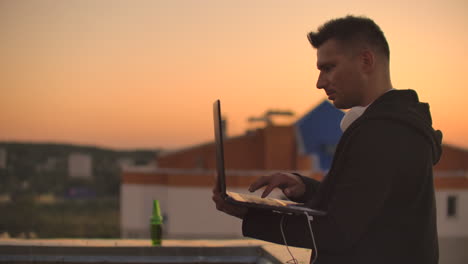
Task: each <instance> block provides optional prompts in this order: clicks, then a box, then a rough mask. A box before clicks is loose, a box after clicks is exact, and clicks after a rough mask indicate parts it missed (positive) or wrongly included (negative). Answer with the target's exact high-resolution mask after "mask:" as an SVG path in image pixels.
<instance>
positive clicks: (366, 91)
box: [308, 16, 391, 109]
mask: <svg viewBox="0 0 468 264" xmlns="http://www.w3.org/2000/svg"><path fill="white" fill-rule="evenodd" d="M308 39H309V41H310V43H311V44H312V46H313V47H315V48H316V49H317V67H318V69H319V70H320V76H319V78H318V80H317V88H319V89H324V90H325V92H326V93H327V95H328V96H329V99H330V100H332V101H333V103H334V105H335V106H336V107H337V108H342V109H346V108H350V107H353V106H357V105H361V106H365V105H368V104H370V103H371V102H372V101H373V100H375V99H376V98H377V97H378V96H380V95H381V94H382V93H383V92H385V91H386V90H388V89H390V88H391V82H390V73H389V58H390V51H389V47H388V43H387V40H386V39H385V36H384V34H383V32H382V31H381V30H380V28H379V26H377V25H376V24H375V23H374V21H372V20H371V19H369V18H364V17H354V16H347V17H344V18H338V19H333V20H330V21H328V22H327V23H325V24H324V25H323V26H321V27H319V29H318V31H317V32H310V33H309V34H308Z"/></svg>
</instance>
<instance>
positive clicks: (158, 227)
mask: <svg viewBox="0 0 468 264" xmlns="http://www.w3.org/2000/svg"><path fill="white" fill-rule="evenodd" d="M150 226H151V243H152V244H153V246H161V243H162V216H161V209H160V208H159V201H158V200H154V201H153V215H152V216H151V220H150Z"/></svg>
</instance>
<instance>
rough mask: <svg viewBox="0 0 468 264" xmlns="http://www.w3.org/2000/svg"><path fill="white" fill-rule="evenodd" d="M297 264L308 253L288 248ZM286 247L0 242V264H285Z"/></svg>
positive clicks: (243, 243)
mask: <svg viewBox="0 0 468 264" xmlns="http://www.w3.org/2000/svg"><path fill="white" fill-rule="evenodd" d="M290 250H291V252H292V254H293V255H294V256H295V257H296V258H297V259H298V260H299V263H308V262H309V258H310V250H308V249H302V248H294V247H290ZM290 259H291V256H290V255H289V253H288V252H287V249H286V247H285V246H282V245H276V244H272V243H268V242H263V241H259V240H253V239H235V240H164V241H163V245H162V246H160V247H155V246H151V242H150V240H142V239H139V240H129V239H0V263H21V264H25V263H73V264H78V263H80V264H81V263H173V264H175V263H232V264H234V263H258V264H260V263H261V264H276V263H285V262H287V261H288V260H290Z"/></svg>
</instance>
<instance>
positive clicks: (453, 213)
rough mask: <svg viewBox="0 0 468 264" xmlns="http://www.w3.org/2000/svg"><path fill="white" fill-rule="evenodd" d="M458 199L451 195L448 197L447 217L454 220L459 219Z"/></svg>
mask: <svg viewBox="0 0 468 264" xmlns="http://www.w3.org/2000/svg"><path fill="white" fill-rule="evenodd" d="M457 198H458V197H457V196H455V195H449V196H448V197H447V217H449V218H454V217H457V202H458V199H457Z"/></svg>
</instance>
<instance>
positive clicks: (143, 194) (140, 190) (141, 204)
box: [120, 184, 169, 238]
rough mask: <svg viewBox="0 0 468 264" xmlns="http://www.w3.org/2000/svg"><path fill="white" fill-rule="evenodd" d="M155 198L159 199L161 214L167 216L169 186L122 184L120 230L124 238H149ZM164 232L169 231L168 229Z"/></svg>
mask: <svg viewBox="0 0 468 264" xmlns="http://www.w3.org/2000/svg"><path fill="white" fill-rule="evenodd" d="M153 200H159V206H160V208H161V214H162V215H163V217H164V216H167V213H166V212H167V208H168V206H169V205H168V199H167V188H166V187H165V186H158V185H150V184H148V185H143V184H122V185H121V190H120V230H121V236H122V237H123V238H143V237H144V238H149V237H150V229H149V228H150V218H151V215H152V213H153ZM163 232H167V231H166V229H165V230H163Z"/></svg>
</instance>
